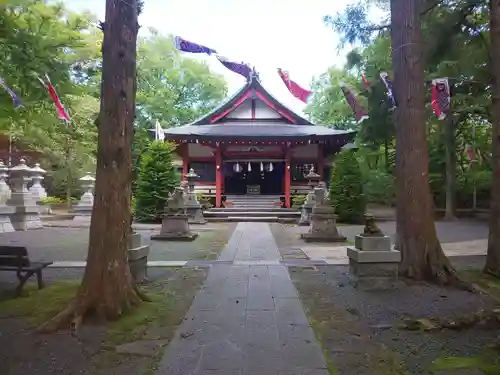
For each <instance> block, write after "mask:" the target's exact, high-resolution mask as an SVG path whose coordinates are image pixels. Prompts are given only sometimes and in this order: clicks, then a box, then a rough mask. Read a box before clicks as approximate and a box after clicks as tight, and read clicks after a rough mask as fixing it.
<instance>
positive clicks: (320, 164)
mask: <svg viewBox="0 0 500 375" xmlns="http://www.w3.org/2000/svg"><path fill="white" fill-rule="evenodd" d="M324 168H325V160H324V156H323V146H322V145H320V144H318V171H317V173H318V174H319V175H320V176H321V181H323V178H324V176H323V170H324Z"/></svg>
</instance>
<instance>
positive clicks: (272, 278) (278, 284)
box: [156, 223, 329, 375]
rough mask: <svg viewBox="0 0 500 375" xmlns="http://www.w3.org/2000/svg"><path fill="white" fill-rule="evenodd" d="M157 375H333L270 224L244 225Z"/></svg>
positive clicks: (225, 252) (214, 272)
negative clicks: (284, 262) (224, 262)
mask: <svg viewBox="0 0 500 375" xmlns="http://www.w3.org/2000/svg"><path fill="white" fill-rule="evenodd" d="M219 259H220V260H224V261H227V263H226V264H222V263H219V264H215V265H213V266H212V267H211V270H210V273H209V276H208V278H207V280H206V282H205V285H204V287H203V289H202V290H201V291H200V292H199V293H198V295H197V296H196V297H195V299H194V301H193V304H192V306H191V308H190V310H189V312H188V314H187V316H186V318H185V320H184V322H183V324H182V325H181V327H180V328H179V329H178V330H177V332H176V336H175V338H174V339H173V340H172V342H171V343H170V344H169V346H168V348H167V351H166V353H165V355H164V357H163V359H162V361H161V363H160V367H159V370H158V371H157V372H156V375H174V374H175V375H254V374H255V375H285V374H286V375H306V374H307V375H328V374H329V372H328V370H327V369H326V364H325V360H324V358H323V354H322V351H321V349H320V347H319V345H318V343H317V341H316V338H315V337H314V333H313V331H312V329H311V327H310V326H309V322H308V320H307V317H306V315H305V313H304V310H303V308H302V304H301V302H300V301H299V299H298V297H297V292H296V290H295V287H294V286H293V284H292V281H291V280H290V277H289V275H288V271H287V269H286V267H285V266H282V265H280V264H279V260H280V255H279V252H278V248H277V246H276V243H275V241H274V238H273V236H272V234H271V231H270V229H269V226H268V224H265V223H239V224H238V226H237V227H236V230H235V231H234V233H233V235H232V237H231V239H230V240H229V242H228V244H227V245H226V247H225V249H224V251H223V253H222V254H221V256H220V258H219Z"/></svg>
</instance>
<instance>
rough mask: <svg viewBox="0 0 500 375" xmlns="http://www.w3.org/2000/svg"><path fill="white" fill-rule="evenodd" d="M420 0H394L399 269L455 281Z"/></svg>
mask: <svg viewBox="0 0 500 375" xmlns="http://www.w3.org/2000/svg"><path fill="white" fill-rule="evenodd" d="M420 8H421V0H391V21H392V22H391V37H392V51H393V52H392V63H393V69H394V93H395V95H396V102H397V109H396V202H397V222H396V223H397V225H396V227H397V234H398V250H399V251H401V256H402V260H401V265H400V273H401V274H402V275H403V276H406V277H410V278H413V279H417V280H429V281H435V282H438V283H440V284H444V283H449V282H451V281H455V280H456V273H455V271H454V269H453V268H452V267H451V265H450V263H449V261H448V259H447V258H446V256H445V255H444V253H443V250H442V248H441V244H440V243H439V240H438V238H437V234H436V228H435V226H434V219H433V212H432V202H431V193H430V188H429V176H428V164H429V161H428V158H429V157H428V151H427V137H426V124H425V106H424V101H425V94H424V67H423V56H422V36H421V30H420Z"/></svg>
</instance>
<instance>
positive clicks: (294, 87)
mask: <svg viewBox="0 0 500 375" xmlns="http://www.w3.org/2000/svg"><path fill="white" fill-rule="evenodd" d="M278 74H279V76H280V77H281V79H282V80H283V83H284V84H285V86H286V88H287V89H288V91H290V93H291V94H292V95H293V96H295V97H296V98H297V99H299V100H300V101H301V102H304V103H307V100H308V99H309V97H310V96H311V94H312V92H311V91H309V90H306V89H305V88H303V87H301V86H300V85H299V84H297V83H296V82H294V81H292V80H291V79H290V75H289V74H288V72H286V71H283V70H281V69H280V68H278Z"/></svg>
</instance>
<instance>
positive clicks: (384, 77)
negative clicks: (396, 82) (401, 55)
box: [380, 72, 396, 109]
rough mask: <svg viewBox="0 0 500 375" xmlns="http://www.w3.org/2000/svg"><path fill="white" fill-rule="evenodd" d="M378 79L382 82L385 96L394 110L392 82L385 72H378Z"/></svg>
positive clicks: (394, 101)
mask: <svg viewBox="0 0 500 375" xmlns="http://www.w3.org/2000/svg"><path fill="white" fill-rule="evenodd" d="M380 79H381V80H382V82H384V85H385V88H386V89H387V96H388V97H389V99H390V100H391V103H392V108H391V109H394V108H396V99H395V98H394V93H393V91H392V82H391V80H390V79H389V75H388V74H387V72H380Z"/></svg>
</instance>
